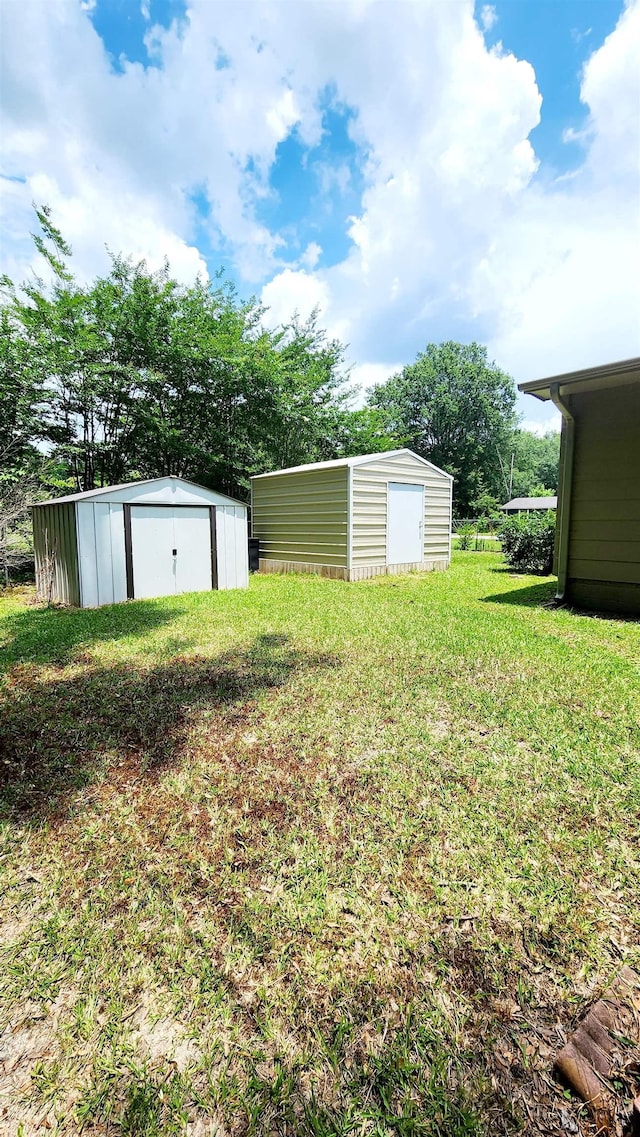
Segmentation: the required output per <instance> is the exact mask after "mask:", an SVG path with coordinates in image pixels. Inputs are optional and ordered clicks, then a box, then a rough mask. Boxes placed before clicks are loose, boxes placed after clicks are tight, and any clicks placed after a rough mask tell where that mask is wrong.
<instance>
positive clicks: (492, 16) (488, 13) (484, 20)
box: [480, 4, 498, 32]
mask: <svg viewBox="0 0 640 1137" xmlns="http://www.w3.org/2000/svg"><path fill="white" fill-rule="evenodd" d="M497 20H498V13H497V12H496V10H495V8H494V6H493V4H484V5H483V6H482V8H481V9H480V22H481V24H482V26H483V28H484V30H485V32H490V31H491V29H492V27H493V26H494V24H495V23H497Z"/></svg>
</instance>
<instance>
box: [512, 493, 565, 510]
mask: <svg viewBox="0 0 640 1137" xmlns="http://www.w3.org/2000/svg"><path fill="white" fill-rule="evenodd" d="M557 508H558V499H557V497H551V496H549V497H514V498H513V499H512V500H511V501H508V502H506V504H505V505H501V506H500V509H557Z"/></svg>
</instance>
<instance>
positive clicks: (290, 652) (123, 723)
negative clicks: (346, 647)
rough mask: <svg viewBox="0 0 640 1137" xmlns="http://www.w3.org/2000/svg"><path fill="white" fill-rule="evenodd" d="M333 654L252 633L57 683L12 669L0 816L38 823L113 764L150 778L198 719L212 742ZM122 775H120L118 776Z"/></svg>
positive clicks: (332, 660)
mask: <svg viewBox="0 0 640 1137" xmlns="http://www.w3.org/2000/svg"><path fill="white" fill-rule="evenodd" d="M338 663H339V661H338V659H337V658H336V657H335V656H329V655H314V654H311V653H308V652H304V651H300V650H297V649H295V648H293V647H292V646H290V644H289V641H288V637H287V636H269V635H265V636H258V637H257V639H255V640H254V641H253V642H252V643H251V644H250V645H249V647H248V648H246V649H244V650H237V651H228V652H225V653H223V654H222V655H219V656H217V657H214V658H203V657H201V656H200V657H199V656H192V657H187V656H177V657H175V658H174V659H171V660H169V661H168V662H166V663H163V664H160V665H157V666H155V667H149V668H145V667H131V666H130V665H126V664H119V665H114V666H108V667H97V666H89V667H88V668H87V670H86V671H84V672H83V673H82V674H80V675H77V674H76V675H72V676H71V677H69V678H65V676H64V674H62V675H60V676H59V677H58V676H57V675H56V674H55V672H54V674H53V676H52V674H51V672H50V671H48V672H46V673H45V674H40V673H39V671H38V669H37V668H33V667H25V668H23V669H20V668H17V669H16V670H15V671H14V673H13V674H12V676H11V679H10V682H9V683H8V685H7V689H6V691H5V696H4V699H3V703H4V705H3V706H2V708H1V712H0V816H2V814H3V813H4V814H5V815H7V814H8V815H11V814H14V813H29V814H31V815H35V816H38V815H40V816H44V815H47V814H51V813H52V812H55V811H56V810H59V809H60V808H61V807H62V806H63V805H64V803H65V800H66V799H67V798H68V796H69V795H70V794H72V793H73V791H74V790H77V789H79V788H80V787H82V786H83V785H87V784H88V783H90V782H92V781H94V780H95V779H96V777H99V776H100V775H101V774H104V773H105V772H106V771H107V770H108V769H109V768H110V767H113V766H115V765H118V766H122V765H123V764H124V765H125V767H127V766H128V767H129V768H131V764H132V763H133V767H134V770H135V771H137V772H138V773H139V772H141V771H142V772H145V773H146V774H149V773H150V772H151V771H152V770H153V768H154V767H158V766H159V765H162V764H168V763H174V762H177V761H179V760H180V758H181V757H182V755H183V752H184V749H185V744H186V742H187V738H188V735H189V731H190V729H191V727H192V726H193V725H194V721H195V719H196V718H197V716H198V715H201V716H205V715H207V716H208V717H207V721H206V727H205V729H206V731H207V733H208V735H209V736H211V737H215V733H216V730H219V728H220V727H221V726H224V725H225V723H227V724H229V723H233V722H237V721H238V719H239V718H240V719H241V718H243V717H246V716H249V715H250V714H251V713H252V712H253V710H254V705H253V701H254V700H255V699H256V698H257V697H258V696H259V695H260V694H261V693H262V692H263V691H266V690H269V689H270V688H276V687H281V686H283V685H284V684H285V683H286V682H287V681H288V680H289V679H290V677H291V676H292V675H293V674H295V673H296V672H298V671H300V670H302V669H309V668H327V667H335V666H337V664H338ZM125 772H126V771H125Z"/></svg>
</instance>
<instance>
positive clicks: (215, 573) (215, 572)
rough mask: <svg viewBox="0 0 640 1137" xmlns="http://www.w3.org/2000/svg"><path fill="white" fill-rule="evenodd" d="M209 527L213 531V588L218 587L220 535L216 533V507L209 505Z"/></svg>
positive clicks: (215, 589)
mask: <svg viewBox="0 0 640 1137" xmlns="http://www.w3.org/2000/svg"><path fill="white" fill-rule="evenodd" d="M209 529H210V531H211V588H212V590H213V591H214V592H216V591H217V589H218V535H217V533H216V507H215V505H210V506H209Z"/></svg>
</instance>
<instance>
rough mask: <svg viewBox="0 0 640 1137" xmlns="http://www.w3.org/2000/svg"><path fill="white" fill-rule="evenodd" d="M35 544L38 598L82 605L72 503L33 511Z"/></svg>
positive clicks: (74, 512)
mask: <svg viewBox="0 0 640 1137" xmlns="http://www.w3.org/2000/svg"><path fill="white" fill-rule="evenodd" d="M33 545H34V552H35V564H36V587H37V589H38V593H39V595H40V596H41V597H42V598H43V599H49V598H51V600H56V601H57V602H58V603H60V604H74V605H76V606H77V605H79V604H80V580H79V574H78V546H77V537H76V507H75V505H74V503H73V502H69V503H67V504H66V505H39V506H36V507H35V508H34V510H33ZM48 562H49V563H48ZM50 573H51V574H52V579H50Z"/></svg>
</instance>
